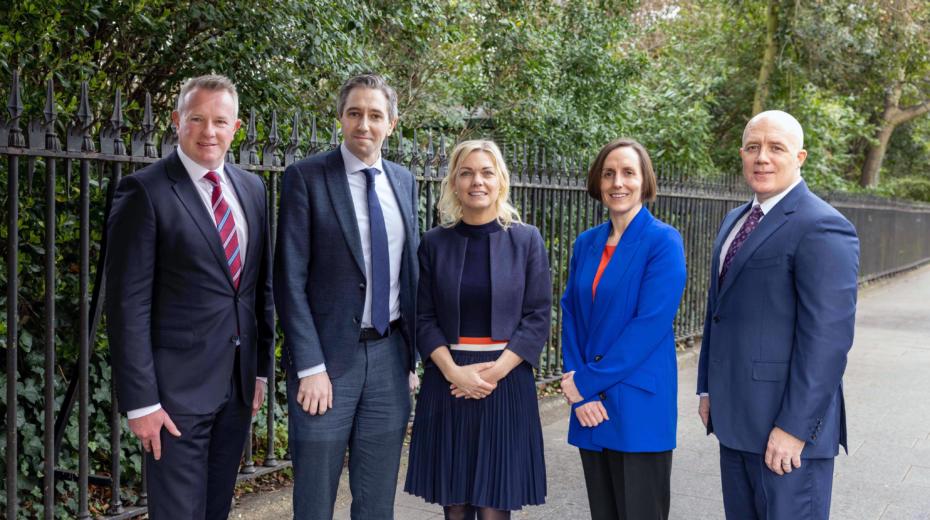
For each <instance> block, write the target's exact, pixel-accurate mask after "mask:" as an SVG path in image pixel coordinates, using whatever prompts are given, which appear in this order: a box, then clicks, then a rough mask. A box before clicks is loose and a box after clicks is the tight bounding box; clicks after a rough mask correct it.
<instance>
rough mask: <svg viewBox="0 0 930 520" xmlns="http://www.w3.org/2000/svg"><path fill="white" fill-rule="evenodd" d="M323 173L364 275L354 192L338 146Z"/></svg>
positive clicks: (341, 223) (336, 211) (344, 233)
mask: <svg viewBox="0 0 930 520" xmlns="http://www.w3.org/2000/svg"><path fill="white" fill-rule="evenodd" d="M323 175H324V176H325V177H326V189H327V190H328V191H329V199H330V201H331V202H332V204H333V212H334V213H336V220H338V221H339V227H341V228H342V234H343V235H344V236H345V239H346V243H347V244H348V245H349V251H351V252H352V258H354V259H355V264H356V265H357V266H358V269H359V271H361V272H362V274H363V275H364V274H365V256H364V254H363V253H362V238H361V236H362V235H361V232H360V231H359V230H358V220H357V218H356V216H355V205H353V203H352V192H351V191H350V190H349V179H348V178H346V167H345V163H343V162H342V154H341V153H340V152H339V149H338V148H337V149H335V150H333V151H331V152H329V156H328V157H327V159H326V168H325V169H324V171H323Z"/></svg>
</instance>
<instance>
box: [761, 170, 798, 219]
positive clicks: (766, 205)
mask: <svg viewBox="0 0 930 520" xmlns="http://www.w3.org/2000/svg"><path fill="white" fill-rule="evenodd" d="M802 180H804V179H802V178H801V177H800V176H798V178H797V179H795V181H794V182H792V183H791V186H788V188H786V189H785V190H784V191H782V192H781V193H779V194H778V195H774V196H772V197H769V198H768V199H767V200H766V201H765V202H759V197H758V196H757V195H753V196H752V205H753V206H755V205H756V204H758V205H759V206H760V207H761V208H762V214H763V215H768V213H769V211H772V208H774V207H775V205H776V204H778V203H779V202H781V199H783V198H785V196H786V195H788V194H789V193H791V190H793V189H794V188H795V187H796V186H797V185H798V184H801V181H802Z"/></svg>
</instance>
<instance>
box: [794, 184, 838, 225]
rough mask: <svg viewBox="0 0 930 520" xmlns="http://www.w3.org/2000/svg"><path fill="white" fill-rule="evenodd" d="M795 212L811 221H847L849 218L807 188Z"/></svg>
mask: <svg viewBox="0 0 930 520" xmlns="http://www.w3.org/2000/svg"><path fill="white" fill-rule="evenodd" d="M797 212H798V213H799V214H800V215H801V216H802V218H803V219H804V220H807V221H811V222H823V221H843V222H846V223H849V219H847V218H846V216H845V215H843V214H842V213H840V210H838V209H836V208H835V207H834V206H833V205H831V204H830V203H829V202H827V201H825V200H824V199H822V198H820V196H818V195H817V194H816V193H814V192H812V191H809V190H808V191H807V193H805V194H804V196H803V197H801V199H800V201H799V202H798V207H797ZM850 225H851V224H850Z"/></svg>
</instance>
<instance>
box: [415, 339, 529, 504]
mask: <svg viewBox="0 0 930 520" xmlns="http://www.w3.org/2000/svg"><path fill="white" fill-rule="evenodd" d="M451 352H452V358H453V359H454V360H455V362H456V363H457V364H459V365H467V364H472V363H484V362H486V361H494V360H495V359H497V358H498V356H500V354H501V351H492V352H469V351H458V350H453V351H451ZM404 491H406V492H407V493H410V494H412V495H416V496H418V497H422V498H423V499H424V500H426V501H427V502H430V503H434V504H439V505H443V506H449V505H457V504H471V505H473V506H476V507H492V508H494V509H500V510H508V511H514V510H518V509H520V508H522V507H523V506H525V505H538V504H542V503H544V502H545V499H546V463H545V459H544V455H543V439H542V427H541V425H540V423H539V405H538V404H537V401H536V384H535V381H534V380H533V369H532V368H531V367H530V366H529V365H528V364H527V363H521V364H520V365H519V366H517V367H516V368H514V369H513V370H512V371H511V372H510V373H509V374H507V377H505V378H504V379H502V380H500V381H499V382H498V383H497V388H496V389H495V390H494V391H493V392H491V394H490V395H489V396H488V397H485V398H484V399H465V398H456V397H453V396H452V394H451V392H450V390H449V382H448V381H446V379H445V378H444V377H443V376H442V372H441V371H440V370H439V368H438V367H436V366H435V365H432V364H430V365H429V366H427V368H426V370H425V372H424V375H423V384H422V387H421V389H420V394H419V396H418V397H417V406H416V416H415V418H414V421H413V437H412V438H411V441H410V459H409V463H408V466H407V481H406V483H405V484H404Z"/></svg>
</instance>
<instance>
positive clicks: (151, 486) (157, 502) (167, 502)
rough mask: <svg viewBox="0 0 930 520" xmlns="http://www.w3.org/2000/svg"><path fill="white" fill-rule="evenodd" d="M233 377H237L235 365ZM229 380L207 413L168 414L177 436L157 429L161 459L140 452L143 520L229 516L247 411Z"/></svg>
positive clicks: (210, 519) (217, 519)
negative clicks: (143, 482) (224, 393)
mask: <svg viewBox="0 0 930 520" xmlns="http://www.w3.org/2000/svg"><path fill="white" fill-rule="evenodd" d="M236 365H237V370H236V371H235V374H238V373H239V371H238V363H237V364H236ZM235 379H236V378H235V376H234V377H231V378H230V384H229V392H228V393H227V396H226V400H225V402H224V403H223V404H222V405H221V406H220V407H219V408H218V409H217V410H216V411H214V412H213V413H210V414H204V415H183V414H172V413H171V410H169V409H166V410H165V411H166V412H167V413H168V416H169V417H170V418H171V420H172V422H174V424H175V426H177V427H178V430H180V431H181V436H180V437H175V436H173V435H171V434H170V433H168V430H166V429H164V428H162V430H161V459H160V460H157V461H156V460H155V458H154V456H153V455H152V453H146V454H145V476H146V486H147V491H148V502H149V518H151V519H153V520H161V519H165V520H177V519H179V518H185V519H188V518H189V519H192V520H194V519H206V520H223V519H225V518H227V517H228V516H229V508H230V506H231V505H232V497H233V489H234V488H235V486H236V476H237V475H238V473H239V461H240V460H241V458H242V450H243V449H244V448H245V441H246V436H247V434H248V431H249V422H250V420H251V418H252V409H251V407H250V406H246V405H245V403H244V402H243V400H242V391H241V390H240V389H239V384H238V383H236V381H235Z"/></svg>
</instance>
